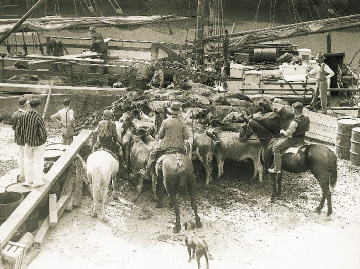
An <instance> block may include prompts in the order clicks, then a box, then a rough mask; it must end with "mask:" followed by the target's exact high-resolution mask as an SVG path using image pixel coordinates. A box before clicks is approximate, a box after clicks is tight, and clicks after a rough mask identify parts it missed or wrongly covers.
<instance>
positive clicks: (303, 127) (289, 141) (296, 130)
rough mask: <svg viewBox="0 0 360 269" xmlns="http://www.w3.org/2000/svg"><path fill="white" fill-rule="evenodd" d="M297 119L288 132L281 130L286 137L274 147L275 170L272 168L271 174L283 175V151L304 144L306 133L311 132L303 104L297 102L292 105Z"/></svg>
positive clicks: (291, 123)
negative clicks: (303, 112)
mask: <svg viewBox="0 0 360 269" xmlns="http://www.w3.org/2000/svg"><path fill="white" fill-rule="evenodd" d="M292 107H293V110H294V113H295V117H294V119H293V120H292V121H291V122H290V125H289V129H288V130H287V131H285V130H280V134H282V135H284V137H283V138H281V139H280V140H278V141H277V142H276V143H275V144H274V146H273V153H274V168H270V169H269V170H268V171H269V172H270V173H281V166H282V154H281V151H283V150H285V149H288V148H289V147H291V146H292V145H295V144H298V143H303V142H304V138H305V133H306V131H308V130H309V127H310V120H309V118H308V117H306V116H304V115H303V114H302V111H303V104H302V103H300V102H296V103H294V104H293V105H292Z"/></svg>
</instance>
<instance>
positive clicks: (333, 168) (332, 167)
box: [329, 152, 337, 188]
mask: <svg viewBox="0 0 360 269" xmlns="http://www.w3.org/2000/svg"><path fill="white" fill-rule="evenodd" d="M331 153H333V152H331ZM331 156H332V158H331V159H330V162H331V163H330V179H329V181H330V182H329V184H330V187H331V188H334V187H335V185H336V181H337V158H336V156H335V154H332V155H331Z"/></svg>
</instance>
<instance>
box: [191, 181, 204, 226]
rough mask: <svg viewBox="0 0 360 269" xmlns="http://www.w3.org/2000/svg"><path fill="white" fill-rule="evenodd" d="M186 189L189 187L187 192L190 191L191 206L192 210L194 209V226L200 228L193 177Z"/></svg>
mask: <svg viewBox="0 0 360 269" xmlns="http://www.w3.org/2000/svg"><path fill="white" fill-rule="evenodd" d="M188 189H189V192H190V201H191V208H192V210H193V211H194V214H195V223H196V227H198V228H201V227H202V224H201V221H200V217H199V215H198V211H197V203H196V192H195V179H193V182H191V183H189V184H188Z"/></svg>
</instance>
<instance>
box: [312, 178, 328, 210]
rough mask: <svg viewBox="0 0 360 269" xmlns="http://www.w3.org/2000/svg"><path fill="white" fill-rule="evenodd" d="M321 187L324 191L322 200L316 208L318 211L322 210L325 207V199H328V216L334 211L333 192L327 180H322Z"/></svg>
mask: <svg viewBox="0 0 360 269" xmlns="http://www.w3.org/2000/svg"><path fill="white" fill-rule="evenodd" d="M320 187H321V191H322V197H321V200H320V204H319V206H318V207H317V208H316V209H315V211H316V212H317V213H320V212H321V209H323V207H324V204H325V200H326V199H327V206H328V212H327V216H330V215H331V213H332V204H331V192H330V190H329V186H328V185H327V182H326V180H324V181H321V182H320Z"/></svg>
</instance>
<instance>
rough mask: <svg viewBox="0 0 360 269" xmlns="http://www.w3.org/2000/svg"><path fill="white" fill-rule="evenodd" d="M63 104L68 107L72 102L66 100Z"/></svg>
mask: <svg viewBox="0 0 360 269" xmlns="http://www.w3.org/2000/svg"><path fill="white" fill-rule="evenodd" d="M62 103H63V105H64V106H68V105H70V100H69V99H65V100H64V101H63V102H62Z"/></svg>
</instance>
